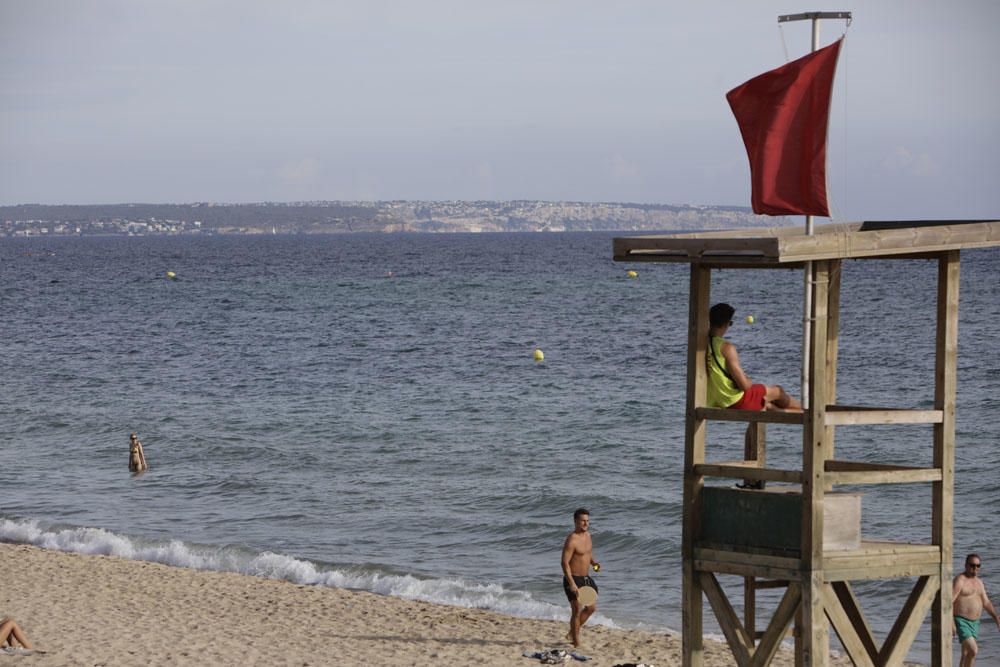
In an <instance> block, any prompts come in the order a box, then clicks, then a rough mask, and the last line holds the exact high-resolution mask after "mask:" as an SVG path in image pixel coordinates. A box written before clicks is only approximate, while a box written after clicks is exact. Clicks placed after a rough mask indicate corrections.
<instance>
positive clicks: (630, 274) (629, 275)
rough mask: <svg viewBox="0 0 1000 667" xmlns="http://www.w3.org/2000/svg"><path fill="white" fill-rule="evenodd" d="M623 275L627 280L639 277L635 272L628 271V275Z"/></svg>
mask: <svg viewBox="0 0 1000 667" xmlns="http://www.w3.org/2000/svg"><path fill="white" fill-rule="evenodd" d="M625 275H626V276H628V277H629V278H635V277H636V276H637V275H639V274H638V273H636V272H635V271H629V272H628V273H626V274H625Z"/></svg>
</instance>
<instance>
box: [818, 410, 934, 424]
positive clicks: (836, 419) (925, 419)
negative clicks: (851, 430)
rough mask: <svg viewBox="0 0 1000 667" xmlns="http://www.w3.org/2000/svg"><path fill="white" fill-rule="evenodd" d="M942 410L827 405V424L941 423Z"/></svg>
mask: <svg viewBox="0 0 1000 667" xmlns="http://www.w3.org/2000/svg"><path fill="white" fill-rule="evenodd" d="M941 419H942V413H941V411H940V410H906V409H901V408H860V407H851V406H846V405H828V406H827V407H826V425H827V426H857V425H861V424H939V423H941Z"/></svg>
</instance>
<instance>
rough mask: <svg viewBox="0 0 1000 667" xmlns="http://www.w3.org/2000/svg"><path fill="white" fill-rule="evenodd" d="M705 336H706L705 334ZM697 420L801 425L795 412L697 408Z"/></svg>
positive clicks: (799, 415) (799, 416) (800, 419)
mask: <svg viewBox="0 0 1000 667" xmlns="http://www.w3.org/2000/svg"><path fill="white" fill-rule="evenodd" d="M706 335H707V334H706ZM695 414H696V415H697V417H698V418H699V419H711V420H716V421H726V422H751V423H755V422H765V423H768V424H801V423H802V415H801V414H799V413H795V412H766V411H764V410H759V411H758V410H731V409H729V408H705V407H702V408H698V409H697V410H696V411H695Z"/></svg>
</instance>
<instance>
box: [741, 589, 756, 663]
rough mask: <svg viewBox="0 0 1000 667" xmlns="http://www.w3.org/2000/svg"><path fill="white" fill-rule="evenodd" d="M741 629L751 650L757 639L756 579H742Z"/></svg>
mask: <svg viewBox="0 0 1000 667" xmlns="http://www.w3.org/2000/svg"><path fill="white" fill-rule="evenodd" d="M743 627H744V628H745V629H746V631H747V635H749V636H750V637H751V640H750V648H751V649H753V647H754V641H755V640H756V639H757V577H743Z"/></svg>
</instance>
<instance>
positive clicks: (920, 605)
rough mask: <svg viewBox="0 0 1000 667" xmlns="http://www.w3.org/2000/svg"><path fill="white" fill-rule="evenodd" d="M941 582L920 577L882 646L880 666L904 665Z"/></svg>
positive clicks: (931, 577)
mask: <svg viewBox="0 0 1000 667" xmlns="http://www.w3.org/2000/svg"><path fill="white" fill-rule="evenodd" d="M940 581H941V580H940V578H938V577H937V576H930V577H920V579H918V580H917V583H916V585H915V586H914V587H913V591H912V592H911V593H910V596H909V597H908V598H907V600H906V604H905V605H903V610H902V611H900V612H899V617H898V618H897V619H896V622H895V624H893V626H892V630H890V631H889V634H888V635H887V636H886V638H885V642H884V643H883V644H882V650H881V651H879V664H882V665H902V664H903V660H904V659H905V658H906V654H907V653H909V651H910V646H911V645H912V644H913V639H914V638H915V637H916V636H917V632H918V631H919V630H920V626H921V625H922V624H923V622H924V617H925V616H926V615H927V610H928V609H929V608H930V606H931V603H932V602H933V601H934V596H935V595H937V593H938V591H940V589H941V586H940ZM950 652H951V651H950V650H949V653H950Z"/></svg>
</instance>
